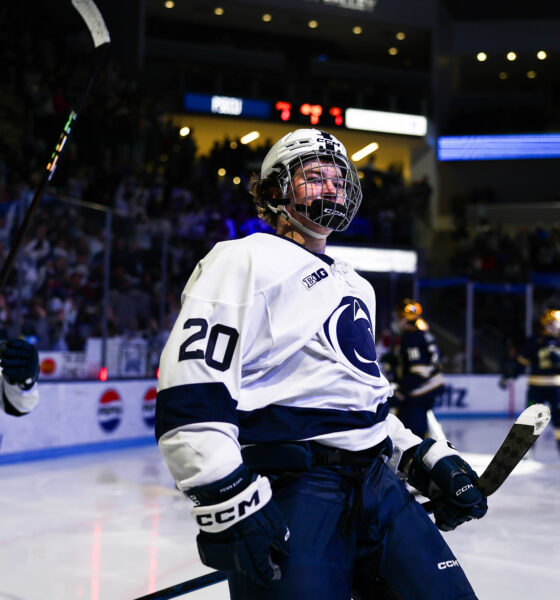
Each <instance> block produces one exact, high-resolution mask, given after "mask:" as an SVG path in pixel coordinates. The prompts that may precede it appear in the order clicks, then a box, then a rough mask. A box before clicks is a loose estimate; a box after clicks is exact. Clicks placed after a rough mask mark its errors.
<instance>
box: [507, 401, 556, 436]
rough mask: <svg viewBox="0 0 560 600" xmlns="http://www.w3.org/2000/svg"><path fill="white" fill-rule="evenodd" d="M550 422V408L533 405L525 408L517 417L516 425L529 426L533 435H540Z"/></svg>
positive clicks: (542, 405)
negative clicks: (532, 429)
mask: <svg viewBox="0 0 560 600" xmlns="http://www.w3.org/2000/svg"><path fill="white" fill-rule="evenodd" d="M549 421H550V408H548V406H545V405H544V404H533V405H532V406H529V407H528V408H526V409H525V410H524V411H523V412H522V413H521V414H520V415H519V417H517V420H516V421H515V422H516V423H519V424H520V425H531V426H532V427H533V428H534V431H533V433H534V435H537V436H538V435H540V434H541V433H542V432H543V429H544V428H545V427H546V426H547V425H548V422H549Z"/></svg>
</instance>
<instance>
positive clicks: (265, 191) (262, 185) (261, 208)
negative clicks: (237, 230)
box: [249, 173, 280, 229]
mask: <svg viewBox="0 0 560 600" xmlns="http://www.w3.org/2000/svg"><path fill="white" fill-rule="evenodd" d="M275 190H278V192H280V190H279V188H278V179H277V178H276V176H273V175H270V176H268V177H265V178H264V179H262V178H261V177H260V176H259V175H257V173H253V174H252V175H251V179H250V181H249V192H250V193H251V196H253V202H254V204H255V208H256V210H257V217H258V218H259V219H261V221H264V222H265V223H266V224H267V225H270V227H272V228H273V229H276V224H277V223H278V217H279V215H278V213H274V212H273V211H272V210H271V209H270V206H269V202H270V200H271V199H272V194H273V192H274V191H275Z"/></svg>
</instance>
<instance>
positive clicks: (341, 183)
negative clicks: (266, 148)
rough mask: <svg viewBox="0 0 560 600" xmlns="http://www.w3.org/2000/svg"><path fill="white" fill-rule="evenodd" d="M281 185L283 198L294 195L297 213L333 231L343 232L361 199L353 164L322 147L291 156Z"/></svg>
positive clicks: (281, 178) (360, 190)
mask: <svg viewBox="0 0 560 600" xmlns="http://www.w3.org/2000/svg"><path fill="white" fill-rule="evenodd" d="M280 186H281V189H282V194H283V196H284V197H285V198H287V197H293V198H295V209H296V210H297V212H298V213H299V214H300V215H302V216H303V217H305V218H306V219H309V220H310V221H312V222H313V223H315V224H317V225H320V226H321V227H326V228H328V229H331V230H333V231H344V230H345V229H346V228H347V227H348V225H350V221H352V219H353V218H354V216H355V214H356V212H357V210H358V208H359V207H360V203H361V202H362V188H361V186H360V180H359V177H358V171H357V169H356V166H355V165H354V164H353V163H351V162H350V161H349V160H348V159H347V158H346V157H345V156H343V155H341V154H335V153H334V152H329V151H325V150H322V151H320V152H317V151H314V152H310V153H308V154H304V155H301V156H298V157H297V158H296V159H294V161H292V162H291V163H290V168H289V170H288V172H287V173H286V172H284V176H283V177H282V176H281V177H280Z"/></svg>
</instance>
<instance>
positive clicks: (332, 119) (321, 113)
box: [274, 100, 344, 127]
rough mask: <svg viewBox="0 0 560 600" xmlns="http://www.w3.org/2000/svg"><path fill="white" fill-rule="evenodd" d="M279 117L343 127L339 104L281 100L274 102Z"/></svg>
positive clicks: (293, 121)
mask: <svg viewBox="0 0 560 600" xmlns="http://www.w3.org/2000/svg"><path fill="white" fill-rule="evenodd" d="M274 114H275V116H276V118H277V119H280V120H281V121H284V122H286V123H302V124H307V125H328V126H331V127H332V126H338V127H342V125H343V124H344V116H343V110H342V108H340V107H339V106H322V105H321V104H311V103H310V102H304V103H303V104H293V103H291V102H287V101H286V100H279V101H278V102H276V103H275V104H274Z"/></svg>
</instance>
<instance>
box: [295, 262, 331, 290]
mask: <svg viewBox="0 0 560 600" xmlns="http://www.w3.org/2000/svg"><path fill="white" fill-rule="evenodd" d="M328 276H329V273H328V271H327V270H326V269H325V268H324V267H321V268H319V269H317V270H316V271H313V273H310V274H309V275H306V276H305V277H304V278H303V279H302V280H301V281H302V283H303V285H304V286H305V287H306V288H307V289H308V290H309V289H311V288H312V287H313V286H314V285H315V284H317V283H319V282H321V281H323V279H326V278H327V277H328Z"/></svg>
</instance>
